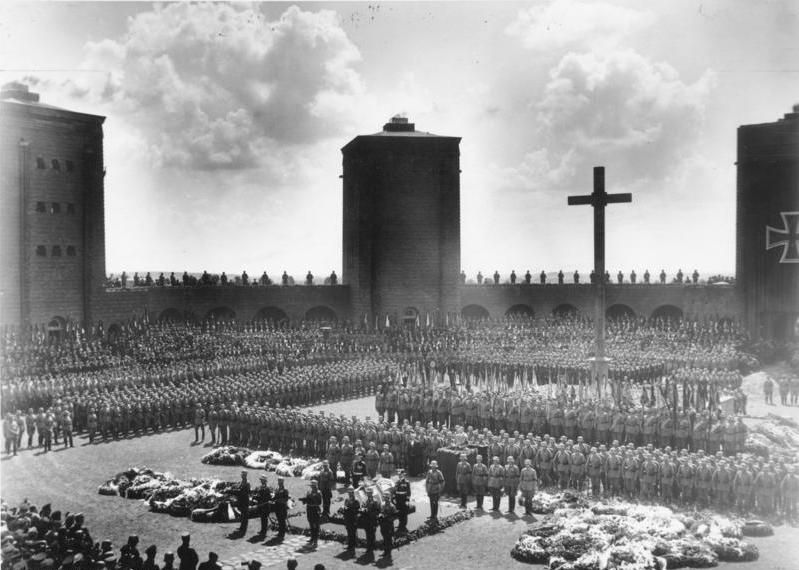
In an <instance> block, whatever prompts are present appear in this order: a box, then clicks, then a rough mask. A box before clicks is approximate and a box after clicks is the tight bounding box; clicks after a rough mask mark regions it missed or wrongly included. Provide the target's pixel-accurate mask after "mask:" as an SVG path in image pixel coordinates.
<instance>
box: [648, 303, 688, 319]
mask: <svg viewBox="0 0 799 570" xmlns="http://www.w3.org/2000/svg"><path fill="white" fill-rule="evenodd" d="M682 315H683V313H682V309H681V308H679V307H676V306H674V305H661V306H659V307H658V308H657V309H655V310H654V311H652V320H654V321H657V320H661V321H664V322H672V323H677V322H679V321H681V320H682Z"/></svg>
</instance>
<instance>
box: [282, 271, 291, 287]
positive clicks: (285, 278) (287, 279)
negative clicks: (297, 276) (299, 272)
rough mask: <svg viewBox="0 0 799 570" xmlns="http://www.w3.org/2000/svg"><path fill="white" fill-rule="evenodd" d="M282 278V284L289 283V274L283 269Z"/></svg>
mask: <svg viewBox="0 0 799 570" xmlns="http://www.w3.org/2000/svg"><path fill="white" fill-rule="evenodd" d="M282 280H283V285H288V284H289V274H288V273H286V272H285V271H284V272H283V277H282Z"/></svg>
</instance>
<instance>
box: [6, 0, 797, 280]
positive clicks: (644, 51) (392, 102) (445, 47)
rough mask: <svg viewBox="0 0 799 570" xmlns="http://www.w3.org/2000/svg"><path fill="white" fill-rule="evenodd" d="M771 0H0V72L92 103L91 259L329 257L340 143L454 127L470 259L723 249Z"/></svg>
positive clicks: (337, 247)
mask: <svg viewBox="0 0 799 570" xmlns="http://www.w3.org/2000/svg"><path fill="white" fill-rule="evenodd" d="M797 37H799V4H797V3H796V2H794V1H792V0H785V1H776V0H764V1H760V2H751V0H726V1H719V0H710V1H702V2H697V1H691V2H689V1H682V0H650V1H648V2H636V1H610V0H608V1H596V2H589V1H577V0H551V1H537V2H445V3H428V2H412V3H411V2H388V3H379V4H378V3H375V4H370V3H366V2H363V3H360V2H359V3H338V2H323V3H271V2H270V3H246V4H245V3H232V4H226V3H202V4H194V5H190V4H187V3H160V4H150V3H137V2H123V3H116V2H101V3H88V2H87V3H84V2H78V3H75V2H59V3H56V2H23V3H11V2H3V3H1V4H0V81H2V82H3V83H5V82H7V81H12V80H22V81H24V82H26V83H28V85H30V86H31V89H32V90H33V91H35V92H38V93H40V95H41V100H42V102H44V103H49V104H52V105H58V106H62V107H66V108H69V109H73V110H76V111H81V112H88V113H93V114H99V115H104V116H106V117H107V118H106V121H105V125H104V134H105V165H106V168H107V175H106V178H105V193H106V203H105V207H106V217H105V219H106V264H107V269H108V271H109V272H117V273H118V272H120V271H122V270H123V269H126V270H128V271H129V272H130V271H132V270H139V271H141V270H159V271H160V270H169V271H183V270H189V271H202V270H208V271H209V272H216V273H219V272H221V271H227V272H228V273H233V274H237V273H240V272H241V271H242V270H244V269H246V270H247V271H248V272H249V273H250V274H251V275H253V274H260V273H261V272H262V271H264V270H266V271H267V272H268V273H269V274H270V275H272V276H273V278H275V277H277V276H278V275H279V274H281V273H282V272H283V270H288V272H289V273H290V274H294V275H304V274H305V272H306V271H308V270H311V271H312V272H313V273H314V274H316V275H327V274H329V272H330V271H332V270H336V272H337V273H339V275H341V255H342V252H341V235H342V186H341V180H340V178H339V175H340V174H341V151H340V149H341V147H343V146H344V145H345V144H346V143H347V142H349V141H350V140H351V139H352V138H354V137H355V136H357V135H359V134H370V133H374V132H377V131H379V130H380V129H381V127H382V125H383V124H384V123H385V122H387V120H388V119H389V118H390V117H391V116H393V115H396V114H403V115H405V116H407V117H408V118H409V120H410V121H411V122H414V123H415V124H416V128H417V129H418V130H422V131H428V132H432V133H436V134H440V135H449V136H459V137H462V141H461V147H460V148H461V171H462V173H461V261H462V266H463V268H464V270H465V271H466V272H467V274H468V275H469V276H473V275H474V274H476V273H477V271H478V270H482V272H483V273H484V274H487V273H493V272H494V270H499V271H500V273H502V274H503V275H505V274H508V273H510V271H511V270H512V269H515V270H516V272H517V273H519V274H521V273H523V272H524V271H526V270H528V269H529V270H530V271H531V272H533V273H534V274H536V273H538V272H539V271H540V270H542V269H545V270H547V271H557V270H558V269H563V270H564V271H566V272H569V273H570V272H571V271H573V270H574V269H579V270H580V271H581V272H584V273H587V272H588V271H589V270H590V268H591V266H592V264H593V259H592V256H593V253H592V252H593V250H592V214H591V212H590V209H589V208H588V207H585V206H581V207H568V206H567V205H566V199H567V196H569V195H572V194H588V193H590V192H591V189H592V188H591V186H592V167H594V166H599V165H602V166H605V169H606V187H607V190H608V192H631V193H632V195H633V201H632V203H631V204H620V205H613V206H609V207H608V209H607V218H606V219H607V221H606V224H607V242H606V249H607V252H606V258H607V267H608V268H609V269H610V270H611V271H612V272H613V273H615V272H616V271H618V270H619V269H621V270H623V271H624V272H625V273H628V272H629V271H630V270H636V271H637V272H638V273H639V275H640V274H642V273H643V271H644V269H647V268H648V269H649V270H650V271H651V272H652V273H656V272H659V271H660V269H661V268H665V269H666V271H668V272H676V271H677V269H678V268H681V269H683V271H685V272H691V271H693V269H695V268H696V269H698V270H699V271H700V273H701V274H702V275H703V276H709V275H710V274H716V273H723V274H727V275H731V274H733V273H734V271H735V177H736V171H735V154H736V129H737V127H738V126H739V125H742V124H751V123H766V122H772V121H775V120H777V119H779V118H781V117H782V116H783V114H785V113H787V112H790V110H791V108H792V106H793V105H794V104H796V103H799V42H797V41H796V38H797Z"/></svg>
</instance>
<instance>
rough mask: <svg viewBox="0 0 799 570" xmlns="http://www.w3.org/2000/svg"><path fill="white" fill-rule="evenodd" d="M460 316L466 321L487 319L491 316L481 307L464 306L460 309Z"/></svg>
mask: <svg viewBox="0 0 799 570" xmlns="http://www.w3.org/2000/svg"><path fill="white" fill-rule="evenodd" d="M461 316H462V317H463V318H464V319H466V320H467V321H474V320H483V319H487V318H488V317H490V316H491V315H490V314H489V312H488V309H486V308H485V307H483V306H482V305H466V306H465V307H464V308H462V309H461Z"/></svg>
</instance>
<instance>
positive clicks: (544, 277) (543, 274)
mask: <svg viewBox="0 0 799 570" xmlns="http://www.w3.org/2000/svg"><path fill="white" fill-rule="evenodd" d="M538 279H539V280H540V281H541V285H546V282H547V274H546V272H545V271H544V270H543V269H542V270H541V275H539V276H538Z"/></svg>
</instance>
